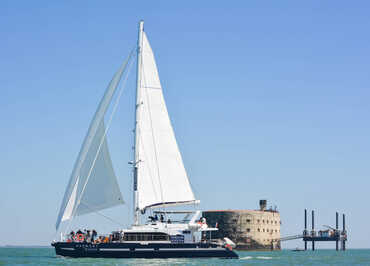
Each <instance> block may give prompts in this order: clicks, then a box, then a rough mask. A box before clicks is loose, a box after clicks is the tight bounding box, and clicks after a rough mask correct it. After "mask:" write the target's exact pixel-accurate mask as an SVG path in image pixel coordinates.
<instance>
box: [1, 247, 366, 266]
mask: <svg viewBox="0 0 370 266" xmlns="http://www.w3.org/2000/svg"><path fill="white" fill-rule="evenodd" d="M238 254H239V256H240V259H238V260H236V259H228V260H224V259H152V260H145V259H90V258H86V259H71V258H59V257H56V256H55V252H54V250H53V249H51V248H0V265H147V264H150V265H370V249H352V250H347V251H345V252H336V251H334V250H316V251H314V252H312V251H307V252H292V251H289V250H284V251H273V252H238Z"/></svg>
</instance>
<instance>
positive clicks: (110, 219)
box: [80, 202, 125, 227]
mask: <svg viewBox="0 0 370 266" xmlns="http://www.w3.org/2000/svg"><path fill="white" fill-rule="evenodd" d="M80 204H82V205H84V206H85V207H87V208H88V209H90V210H92V211H93V212H94V213H96V214H98V215H100V216H102V217H104V218H105V219H107V220H109V221H111V222H112V223H115V224H119V225H121V226H123V227H124V226H125V225H124V224H121V223H120V222H117V221H116V220H114V219H113V218H111V217H109V216H107V215H105V214H102V213H101V212H99V211H97V210H96V209H94V208H92V207H90V206H89V205H88V204H86V203H84V202H80Z"/></svg>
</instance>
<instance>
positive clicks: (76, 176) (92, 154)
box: [56, 55, 131, 230]
mask: <svg viewBox="0 0 370 266" xmlns="http://www.w3.org/2000/svg"><path fill="white" fill-rule="evenodd" d="M130 58H131V55H130V56H129V57H128V59H127V60H126V61H125V62H124V63H123V64H122V66H121V67H120V69H119V70H118V71H117V73H116V74H115V75H114V77H113V79H112V81H111V82H110V84H109V86H108V88H107V90H106V91H105V94H104V96H103V98H102V100H101V102H100V104H99V107H98V109H97V110H96V113H95V115H94V118H93V120H92V121H91V123H90V127H89V130H88V132H87V135H86V137H85V140H84V143H83V144H82V147H81V150H80V153H79V155H78V157H77V160H76V163H75V166H74V168H73V171H72V174H71V177H70V180H69V183H68V186H67V188H66V192H65V194H64V198H63V201H62V205H61V207H60V210H59V215H58V219H57V222H56V229H57V230H58V228H59V225H60V223H61V222H62V221H65V220H68V219H71V218H73V217H74V216H78V215H82V214H87V213H91V212H96V211H99V210H102V209H106V208H110V207H113V206H116V205H118V204H123V199H122V194H121V191H120V189H119V186H118V183H117V178H116V176H115V174H114V170H113V167H112V161H111V158H110V155H109V150H108V145H107V140H106V138H105V135H106V134H105V133H106V132H105V126H104V116H105V114H106V112H107V110H108V107H109V105H110V103H111V100H112V98H113V95H114V94H115V91H116V89H117V87H118V84H119V81H120V79H121V77H122V74H123V72H124V71H125V69H126V66H127V63H128V61H129V60H130Z"/></svg>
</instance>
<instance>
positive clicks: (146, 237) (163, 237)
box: [123, 232, 169, 241]
mask: <svg viewBox="0 0 370 266" xmlns="http://www.w3.org/2000/svg"><path fill="white" fill-rule="evenodd" d="M123 239H124V241H168V240H169V236H168V235H167V234H165V233H154V232H153V233H125V234H124V236H123Z"/></svg>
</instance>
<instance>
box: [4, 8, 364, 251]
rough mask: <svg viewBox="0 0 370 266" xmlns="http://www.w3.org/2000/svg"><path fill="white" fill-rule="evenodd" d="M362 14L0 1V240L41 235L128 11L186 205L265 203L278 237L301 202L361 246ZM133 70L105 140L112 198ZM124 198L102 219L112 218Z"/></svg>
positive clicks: (296, 221)
mask: <svg viewBox="0 0 370 266" xmlns="http://www.w3.org/2000/svg"><path fill="white" fill-rule="evenodd" d="M369 8H370V4H369V3H368V2H367V1H356V2H349V1H307V2H302V1H229V2H227V3H226V2H224V1H219V2H217V3H215V1H209V2H207V1H202V2H201V1H184V2H179V1H131V2H128V1H127V2H125V1H104V2H103V1H78V2H77V1H63V2H53V1H1V2H0V34H1V42H0V58H1V60H0V73H1V74H0V86H1V87H0V119H1V122H2V126H1V138H0V145H1V147H2V152H1V153H0V162H1V163H0V166H1V187H2V193H0V211H1V213H2V222H1V227H0V235H1V236H2V237H1V239H0V245H3V244H45V245H47V244H49V243H50V241H51V240H52V239H53V234H54V224H55V220H56V216H57V212H58V209H59V206H60V203H61V201H62V197H63V194H64V190H65V186H66V184H67V182H68V179H69V175H70V173H71V171H72V167H73V163H74V160H75V159H76V157H77V154H78V151H79V148H80V145H81V143H82V140H83V138H84V136H85V133H86V130H87V127H88V125H89V122H90V119H91V118H92V116H93V113H94V111H95V109H96V107H97V104H98V102H99V100H100V98H101V96H102V94H103V92H104V89H105V88H106V86H107V84H108V82H109V80H110V79H111V77H112V76H113V74H114V72H115V71H116V69H118V67H119V65H120V63H121V62H122V60H123V59H124V58H125V56H127V54H128V53H129V51H130V50H131V49H132V47H133V46H134V45H135V43H136V38H137V23H138V21H139V20H140V19H144V20H145V29H146V32H147V35H148V38H149V40H150V42H151V45H152V47H153V50H154V52H155V55H156V60H157V64H158V68H159V74H160V77H161V82H162V85H163V88H164V94H165V98H166V101H167V106H168V110H169V113H170V116H171V119H172V121H173V127H174V130H175V133H176V136H177V140H178V143H179V146H180V149H181V152H182V155H183V159H184V163H185V167H186V169H187V171H188V174H189V176H190V179H191V183H192V185H193V187H194V190H195V193H196V194H197V196H198V198H199V199H200V200H201V202H202V203H201V208H202V209H254V208H257V204H258V200H259V199H261V198H266V199H268V201H269V205H273V206H274V205H277V206H278V209H279V210H280V212H281V216H282V222H283V224H282V235H294V234H297V233H299V232H301V230H302V229H303V209H304V208H308V209H315V210H316V217H317V220H316V225H317V226H318V227H319V226H321V225H323V224H331V225H333V224H334V223H335V211H339V212H340V213H343V212H344V213H346V214H347V224H348V227H349V234H350V235H349V237H350V242H349V243H348V246H349V247H352V248H356V247H367V248H369V247H370V246H369V242H368V239H367V238H368V236H369V235H370V229H369V226H368V221H369V220H370V213H369V211H368V210H369V206H368V202H369V194H368V190H369V187H370V179H369V172H370V171H369V170H370V164H369V158H370V152H369V151H370V141H369V135H370V126H369V116H370V107H369V97H370V75H369V67H370V64H369V62H370V60H369V59H370V49H369V47H370V37H369V34H368V31H369V30H368V29H369V28H370V18H369V15H368V11H369ZM134 76H135V75H134V71H133V72H132V73H131V78H130V79H129V83H128V86H127V88H126V90H125V92H124V96H123V99H122V100H121V104H120V107H119V109H118V111H117V117H116V118H115V119H114V121H113V126H112V130H111V132H110V135H109V143H110V144H111V145H110V148H111V153H112V158H113V163H114V167H115V169H116V172H117V176H118V177H119V180H120V181H119V182H120V184H121V187H122V191H123V193H124V197H125V200H126V201H127V203H128V207H130V204H131V201H132V199H131V192H130V190H129V188H130V186H131V172H130V169H129V166H128V165H127V161H129V160H130V159H131V158H130V156H131V150H130V146H131V145H132V135H130V134H131V133H130V130H131V129H132V125H133V97H134ZM128 207H117V208H114V209H112V210H108V211H106V212H105V213H106V214H108V215H111V216H112V217H114V218H115V219H117V220H120V221H123V223H125V224H128V223H129V221H130V220H131V217H130V215H131V211H130V209H129V208H128ZM81 219H82V220H81V222H85V223H92V224H94V226H95V225H96V226H97V227H98V228H99V229H100V230H107V231H109V230H110V229H115V227H116V225H112V224H110V223H109V222H108V223H107V221H104V219H101V217H97V216H94V215H91V216H87V217H82V218H81ZM297 245H301V241H293V242H287V243H284V246H285V247H295V246H297ZM319 246H320V247H332V245H329V246H328V245H319Z"/></svg>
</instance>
